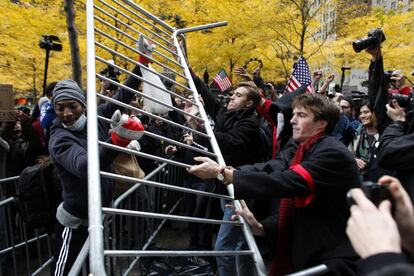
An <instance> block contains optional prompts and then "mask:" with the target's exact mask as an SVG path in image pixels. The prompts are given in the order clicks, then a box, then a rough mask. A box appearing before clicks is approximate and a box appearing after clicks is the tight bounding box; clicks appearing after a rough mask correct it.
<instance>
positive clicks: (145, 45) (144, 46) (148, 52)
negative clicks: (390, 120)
mask: <svg viewBox="0 0 414 276" xmlns="http://www.w3.org/2000/svg"><path fill="white" fill-rule="evenodd" d="M137 49H138V51H140V52H141V53H142V54H144V55H145V56H144V55H142V54H141V55H139V59H138V61H139V62H141V63H143V64H148V63H150V62H151V61H150V60H149V59H148V58H147V57H152V52H154V49H155V45H154V44H152V43H150V42H149V41H148V40H147V39H145V38H144V36H143V35H142V34H140V35H139V38H138V41H137ZM146 56H147V57H146Z"/></svg>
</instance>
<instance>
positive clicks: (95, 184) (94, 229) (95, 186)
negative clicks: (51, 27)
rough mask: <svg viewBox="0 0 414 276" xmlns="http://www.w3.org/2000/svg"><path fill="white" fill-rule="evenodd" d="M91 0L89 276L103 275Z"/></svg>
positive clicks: (90, 4) (88, 5)
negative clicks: (90, 275)
mask: <svg viewBox="0 0 414 276" xmlns="http://www.w3.org/2000/svg"><path fill="white" fill-rule="evenodd" d="M93 13H94V10H93V0H87V3H86V14H87V15H86V16H87V17H86V25H87V30H86V36H87V91H88V93H87V102H88V108H87V114H88V122H87V124H88V125H87V131H88V201H89V203H88V216H89V229H88V231H89V237H90V251H89V265H90V271H91V273H92V274H93V275H106V272H105V269H104V255H103V250H104V247H103V225H102V210H101V208H102V206H101V205H102V204H101V187H100V175H99V151H98V117H97V104H96V94H95V91H96V87H95V73H96V70H95V43H94V41H95V32H94V14H93Z"/></svg>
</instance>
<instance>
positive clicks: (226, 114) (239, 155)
mask: <svg viewBox="0 0 414 276" xmlns="http://www.w3.org/2000/svg"><path fill="white" fill-rule="evenodd" d="M193 79H194V82H195V85H196V87H197V90H198V92H200V94H201V96H202V97H203V100H204V103H205V110H206V112H207V113H208V114H209V115H210V116H211V117H212V118H213V120H214V121H215V123H216V124H215V127H214V135H215V137H216V139H217V143H218V145H219V147H220V150H221V153H222V154H223V158H224V161H225V162H226V165H229V166H234V167H236V166H241V165H246V164H253V163H255V162H257V161H258V160H262V157H263V156H258V154H259V153H260V152H262V151H261V150H258V147H260V146H261V139H260V126H259V117H258V116H257V114H256V109H255V107H251V108H240V109H237V110H226V108H224V107H223V106H222V105H221V103H220V101H219V100H218V99H217V98H216V97H215V96H214V95H213V94H212V93H211V92H210V91H208V89H207V87H206V86H205V84H204V83H203V82H202V81H201V80H200V79H199V78H198V77H196V76H194V75H193Z"/></svg>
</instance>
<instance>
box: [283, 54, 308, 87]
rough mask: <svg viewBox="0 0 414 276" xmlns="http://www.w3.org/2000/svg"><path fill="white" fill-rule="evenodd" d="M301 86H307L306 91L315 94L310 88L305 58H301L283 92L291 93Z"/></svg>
mask: <svg viewBox="0 0 414 276" xmlns="http://www.w3.org/2000/svg"><path fill="white" fill-rule="evenodd" d="M303 85H307V88H306V90H307V91H308V92H315V90H314V89H313V86H312V80H311V75H310V70H309V66H308V64H307V63H306V60H305V58H304V57H303V56H301V57H300V58H299V60H298V62H297V63H296V65H295V68H294V69H293V72H292V75H291V76H290V79H289V81H288V83H287V85H286V89H285V90H286V91H287V92H288V93H291V92H293V91H295V90H296V89H298V88H299V87H301V86H303Z"/></svg>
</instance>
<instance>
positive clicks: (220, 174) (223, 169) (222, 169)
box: [217, 166, 226, 182]
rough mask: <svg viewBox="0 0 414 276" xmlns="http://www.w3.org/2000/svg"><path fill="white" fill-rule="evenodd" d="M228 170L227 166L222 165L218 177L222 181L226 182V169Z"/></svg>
mask: <svg viewBox="0 0 414 276" xmlns="http://www.w3.org/2000/svg"><path fill="white" fill-rule="evenodd" d="M225 170H226V166H222V167H221V169H220V172H219V173H218V175H217V179H218V180H219V181H221V182H224V171H225Z"/></svg>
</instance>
